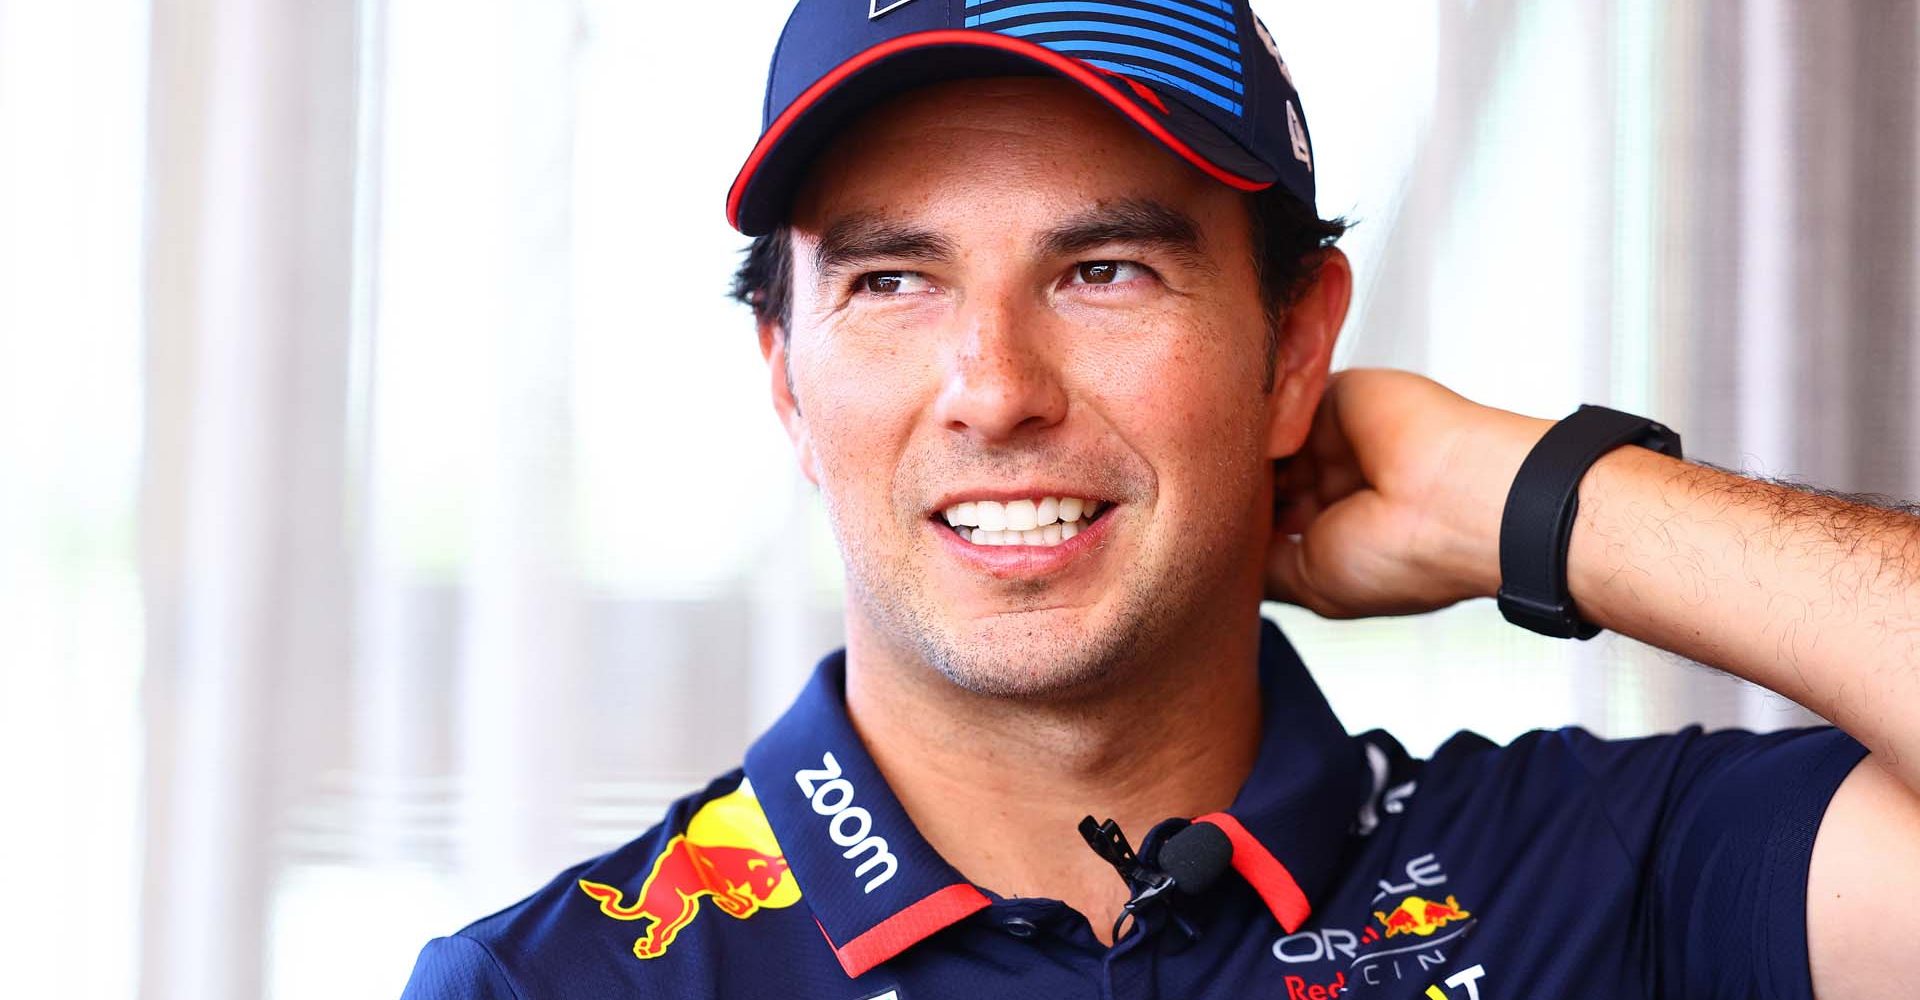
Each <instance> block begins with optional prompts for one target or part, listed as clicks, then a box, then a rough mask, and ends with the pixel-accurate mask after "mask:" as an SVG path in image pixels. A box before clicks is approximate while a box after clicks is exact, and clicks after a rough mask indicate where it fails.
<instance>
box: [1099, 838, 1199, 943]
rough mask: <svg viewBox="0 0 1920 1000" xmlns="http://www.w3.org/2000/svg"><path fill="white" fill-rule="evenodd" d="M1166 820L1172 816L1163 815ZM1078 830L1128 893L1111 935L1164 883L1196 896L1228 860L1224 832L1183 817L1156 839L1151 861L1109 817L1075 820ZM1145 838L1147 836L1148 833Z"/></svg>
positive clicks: (1161, 889) (1157, 894) (1159, 892)
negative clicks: (1144, 858) (1180, 824)
mask: <svg viewBox="0 0 1920 1000" xmlns="http://www.w3.org/2000/svg"><path fill="white" fill-rule="evenodd" d="M1168 822H1174V821H1172V820H1169V821H1168ZM1080 836H1082V837H1084V838H1086V841H1087V846H1088V847H1091V848H1093V853H1095V854H1098V855H1100V857H1101V858H1102V859H1104V860H1105V861H1106V862H1107V863H1108V864H1110V865H1112V866H1113V868H1114V870H1115V871H1117V872H1119V873H1120V877H1121V878H1122V879H1123V880H1125V881H1126V883H1127V895H1128V899H1127V902H1126V905H1125V906H1123V907H1121V912H1120V916H1119V917H1117V918H1115V919H1114V922H1113V939H1114V940H1116V941H1118V940H1119V939H1120V925H1121V924H1122V923H1125V922H1126V919H1127V917H1128V916H1136V917H1137V916H1138V913H1137V912H1136V911H1138V910H1139V909H1140V908H1142V907H1143V906H1144V905H1145V904H1147V903H1148V902H1149V901H1151V900H1154V899H1157V898H1159V897H1160V896H1161V895H1162V894H1164V893H1165V892H1166V891H1167V890H1168V889H1178V890H1179V891H1180V894H1181V895H1183V896H1196V895H1199V894H1200V893H1202V892H1204V891H1206V889H1207V888H1208V887H1209V886H1211V885H1213V883H1215V882H1217V881H1219V879H1220V876H1221V875H1222V874H1223V873H1225V872H1226V870H1227V867H1228V866H1229V865H1230V864H1232V862H1233V842H1232V841H1231V840H1229V839H1227V835H1226V832H1225V831H1223V830H1221V829H1220V828H1219V827H1217V826H1215V825H1213V824H1212V823H1207V822H1204V821H1203V822H1199V823H1188V824H1186V825H1185V826H1183V827H1181V828H1180V829H1179V830H1176V831H1175V832H1174V833H1173V834H1172V835H1171V836H1169V837H1167V839H1166V840H1165V841H1163V842H1162V843H1161V844H1160V849H1159V851H1157V852H1156V853H1155V855H1154V858H1153V862H1152V863H1148V862H1146V861H1142V860H1141V859H1140V858H1139V857H1138V856H1137V855H1135V854H1134V853H1133V845H1132V844H1129V843H1127V835H1126V834H1124V833H1122V832H1120V824H1118V823H1115V822H1114V821H1113V820H1111V819H1109V820H1107V821H1106V822H1105V823H1095V822H1094V821H1093V817H1092V816H1088V817H1086V818H1085V819H1082V820H1081V821H1080ZM1149 839H1152V838H1151V837H1149Z"/></svg>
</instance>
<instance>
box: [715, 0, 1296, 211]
mask: <svg viewBox="0 0 1920 1000" xmlns="http://www.w3.org/2000/svg"><path fill="white" fill-rule="evenodd" d="M935 45H975V46H979V47H981V48H989V49H1000V50H1002V51H1005V52H1012V53H1015V54H1017V55H1022V56H1026V57H1027V58H1029V59H1032V60H1034V61H1035V62H1038V63H1040V64H1042V65H1044V66H1046V67H1047V68H1049V69H1052V70H1055V71H1057V72H1059V73H1060V74H1062V75H1063V76H1066V77H1068V78H1069V79H1071V80H1073V81H1074V82H1075V83H1078V84H1080V85H1081V86H1083V87H1085V88H1087V89H1088V90H1091V91H1093V92H1094V93H1095V94H1097V95H1099V96H1100V97H1102V98H1104V99H1105V100H1106V102H1107V103H1108V104H1111V105H1113V107H1114V109H1115V110H1117V111H1119V112H1120V113H1121V114H1124V115H1126V116H1127V117H1128V118H1129V119H1132V121H1133V123H1134V124H1136V125H1138V126H1140V127H1141V128H1143V129H1146V130H1147V132H1148V134H1150V135H1152V136H1153V137H1154V138H1155V139H1158V140H1160V142H1161V144H1162V145H1164V146H1166V147H1167V148H1168V149H1171V150H1173V152H1175V153H1177V154H1179V156H1180V158H1181V159H1183V160H1186V161H1187V162H1188V163H1191V164H1193V165H1194V166H1196V167H1198V168H1200V170H1201V171H1202V172H1204V173H1205V174H1206V175H1207V176H1209V177H1212V178H1213V179H1214V180H1217V181H1219V182H1221V183H1223V184H1226V185H1228V186H1229V187H1233V188H1238V189H1239V190H1241V191H1264V190H1266V189H1267V188H1270V187H1272V186H1273V184H1272V183H1271V182H1261V181H1256V180H1251V179H1249V178H1246V177H1242V176H1240V175H1239V174H1236V173H1233V172H1231V171H1228V170H1226V169H1224V168H1221V167H1219V166H1216V165H1215V164H1214V163H1213V162H1212V161H1210V160H1208V159H1207V158H1206V157H1204V156H1201V155H1200V154H1199V153H1198V152H1195V151H1194V149H1193V147H1191V146H1189V145H1187V144H1186V143H1185V142H1182V141H1181V140H1180V139H1178V138H1176V137H1175V136H1174V134H1173V133H1172V132H1169V131H1167V127H1166V126H1165V125H1163V124H1161V123H1160V122H1159V121H1158V120H1156V119H1155V118H1154V117H1153V115H1151V114H1149V113H1148V112H1147V110H1146V109H1145V108H1142V107H1141V106H1140V105H1138V104H1136V103H1134V102H1133V101H1132V100H1131V99H1129V98H1128V97H1127V96H1126V95H1124V94H1122V93H1121V92H1120V90H1119V89H1118V88H1116V87H1115V86H1114V85H1113V84H1112V83H1111V82H1109V81H1108V80H1106V79H1104V78H1103V77H1102V75H1101V72H1100V70H1098V69H1096V68H1095V67H1093V66H1091V65H1089V64H1087V63H1085V62H1082V61H1080V60H1078V59H1075V58H1073V57H1072V56H1065V55H1061V54H1060V53H1058V52H1055V51H1053V50H1052V49H1049V48H1046V47H1045V46H1042V45H1038V44H1035V43H1033V42H1029V41H1026V40H1024V39H1019V38H1013V37H1011V36H1008V35H999V34H995V33H993V32H991V31H978V30H972V29H966V28H942V29H939V30H937V31H918V32H914V33H913V34H910V35H901V36H899V37H898V38H890V39H888V40H886V41H884V42H881V43H880V44H878V45H875V46H873V47H872V48H870V49H867V50H866V51H864V52H861V53H860V54H858V55H856V56H854V57H853V58H851V59H848V60H847V61H846V62H843V63H841V64H840V65H838V66H835V67H834V68H833V70H832V71H831V72H829V73H828V74H827V75H826V76H823V77H821V78H820V79H819V80H816V81H814V84H813V86H811V87H808V88H807V89H806V90H805V91H804V92H802V93H801V95H800V96H799V97H798V98H795V99H794V102H793V103H792V104H789V105H787V109H786V110H785V111H782V112H780V117H778V118H776V119H774V121H773V124H772V125H770V126H768V127H767V131H766V134H765V135H762V136H761V137H760V141H759V142H758V143H755V144H754V147H753V152H752V153H751V154H749V155H748V156H747V163H746V165H745V166H743V167H741V168H740V173H739V175H738V176H736V177H735V178H734V179H733V188H732V189H731V190H729V191H728V192H727V224H728V225H731V226H733V228H735V229H739V228H740V202H741V200H742V199H743V198H745V196H746V192H747V185H748V183H750V182H751V181H752V180H753V175H754V173H755V172H756V171H758V170H759V169H760V163H761V161H763V160H765V159H766V158H767V154H768V153H770V152H772V150H773V147H774V146H775V145H777V144H778V143H779V142H780V138H781V137H782V136H783V135H785V134H786V131H787V129H789V128H791V127H792V126H793V123H794V122H795V121H797V120H798V119H799V118H800V116H801V115H803V114H805V113H806V112H807V109H809V108H811V107H813V105H814V104H815V103H817V102H818V101H819V100H820V99H821V98H822V97H825V96H826V95H827V94H828V93H830V92H831V91H832V90H833V88H835V87H837V86H839V85H840V84H841V83H842V82H843V81H845V80H846V79H847V77H849V76H852V75H853V74H855V73H858V72H859V71H861V70H863V69H865V68H867V67H868V66H871V65H873V64H874V63H876V62H879V61H880V60H882V59H885V58H887V57H888V56H891V55H896V54H898V53H901V52H906V51H908V50H910V49H919V48H927V47H930V46H935ZM1123 79H1125V78H1124V77H1123ZM1128 82H1129V83H1132V81H1131V80H1129V81H1128ZM1136 86H1137V84H1136Z"/></svg>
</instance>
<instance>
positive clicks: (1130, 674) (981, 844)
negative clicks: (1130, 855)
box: [847, 620, 1260, 941]
mask: <svg viewBox="0 0 1920 1000" xmlns="http://www.w3.org/2000/svg"><path fill="white" fill-rule="evenodd" d="M1221 631H1222V634H1221V635H1220V636H1219V637H1218V638H1217V640H1215V641H1213V642H1211V643H1209V644H1206V645H1200V644H1189V645H1187V646H1185V647H1183V648H1182V649H1180V650H1177V651H1175V652H1174V653H1173V654H1172V655H1163V656H1160V657H1156V658H1155V659H1156V661H1157V662H1156V664H1155V665H1154V666H1153V667H1152V668H1151V669H1140V670H1131V671H1124V672H1121V673H1120V676H1124V677H1126V678H1127V680H1125V681H1120V682H1116V683H1115V684H1114V685H1113V687H1112V689H1111V690H1108V691H1103V692H1100V693H1099V694H1097V695H1094V696H1089V697H1084V698H1078V699H1074V700H1071V701H1064V702H1049V703H1031V702H1027V701H1022V700H1011V699H1004V698H992V697H987V696H982V695H978V694H975V693H972V692H969V691H966V690H965V689H962V688H961V687H959V686H958V685H956V684H954V683H953V682H951V681H949V680H948V679H947V678H945V677H944V676H942V675H941V674H939V673H938V672H936V671H934V670H933V669H932V668H931V667H927V666H925V665H923V664H919V663H911V664H908V663H900V662H897V661H895V660H894V659H893V658H892V657H888V656H887V655H886V654H885V653H878V651H875V652H876V653H878V655H875V656H872V657H871V658H867V657H863V656H862V655H861V653H862V650H861V649H860V648H859V647H860V645H861V644H860V643H859V642H858V641H857V637H856V636H850V637H849V638H850V642H849V648H848V670H847V709H848V714H849V715H850V716H851V717H852V719H853V723H854V727H855V729H856V730H857V731H858V732H859V733H860V737H861V740H862V741H863V742H864V743H865V744H866V746H867V748H868V750H869V751H870V752H871V754H872V755H873V759H874V761H875V762H876V763H877V764H878V765H879V767H880V770H881V772H882V774H884V775H885V777H886V779H887V783H888V785H889V786H891V788H892V789H893V791H894V793H895V794H896V795H897V796H898V797H899V799H900V803H901V805H902V806H904V807H905V808H906V811H907V814H908V815H909V816H911V817H912V819H913V821H914V824H915V825H916V826H917V827H918V828H919V830H920V833H921V834H922V835H923V836H924V837H926V839H927V842H928V843H929V844H930V845H932V847H933V848H934V849H935V850H936V851H939V852H940V854H941V856H942V857H944V858H946V860H947V861H948V862H949V863H951V864H952V865H953V866H954V867H955V868H957V869H959V871H960V872H961V874H963V875H965V876H966V877H967V878H968V879H969V880H970V881H972V882H974V883H975V884H977V885H981V886H984V887H986V888H988V889H991V890H993V891H994V892H997V893H999V894H1001V895H1003V896H1009V897H1011V896H1026V897H1035V896H1038V897H1047V898H1052V899H1060V900H1064V901H1065V902H1067V903H1068V904H1069V905H1071V906H1073V907H1074V908H1075V909H1077V910H1079V911H1080V912H1081V913H1082V914H1085V915H1086V916H1087V918H1088V920H1089V921H1090V922H1091V923H1092V925H1093V930H1094V934H1095V935H1096V936H1097V937H1099V938H1100V939H1101V940H1102V941H1106V940H1108V936H1109V933H1110V928H1111V926H1112V924H1113V921H1114V919H1115V918H1116V917H1117V916H1118V915H1119V913H1120V908H1121V905H1122V904H1123V903H1125V902H1126V898H1127V893H1126V887H1125V885H1124V884H1123V883H1122V882H1121V880H1120V878H1119V876H1118V875H1117V874H1116V873H1115V872H1114V870H1113V869H1112V868H1111V867H1110V866H1109V865H1108V864H1107V863H1106V862H1105V861H1102V860H1101V859H1100V858H1099V857H1098V856H1096V855H1095V854H1094V853H1093V852H1092V851H1091V850H1089V849H1088V847H1087V845H1086V843H1085V842H1084V841H1082V840H1081V838H1080V836H1079V834H1078V832H1077V830H1076V827H1077V825H1078V823H1079V821H1080V818H1081V817H1083V816H1086V815H1089V814H1092V815H1093V816H1094V817H1095V818H1097V819H1106V818H1108V817H1111V818H1113V819H1114V820H1116V821H1117V822H1118V823H1119V824H1120V827H1121V829H1122V830H1123V831H1125V832H1126V834H1127V835H1128V837H1129V838H1130V839H1131V840H1133V841H1134V843H1135V844H1136V845H1137V844H1138V843H1139V841H1140V839H1141V838H1142V837H1144V836H1145V834H1146V832H1147V830H1148V829H1150V828H1151V827H1152V826H1153V825H1154V824H1156V823H1158V822H1160V821H1161V820H1164V819H1167V818H1169V817H1174V816H1181V817H1192V816H1198V815H1201V814H1203V813H1207V812H1212V811H1215V810H1220V809H1225V808H1226V807H1227V806H1228V805H1230V804H1231V803H1232V801H1233V798H1234V795H1235V794H1236V793H1237V792H1238V791H1239V789H1240V786H1241V785H1242V784H1243V783H1244V782H1245V780H1246V778H1247V775H1248V773H1249V772H1250V771H1251V770H1252V768H1253V761H1254V756H1255V753H1256V751H1257V749H1258V745H1259V739H1260V695H1259V676H1258V667H1257V664H1258V659H1259V634H1258V630H1257V629H1256V627H1255V622H1254V621H1252V620H1247V621H1246V622H1245V626H1244V627H1243V628H1239V629H1225V630H1221Z"/></svg>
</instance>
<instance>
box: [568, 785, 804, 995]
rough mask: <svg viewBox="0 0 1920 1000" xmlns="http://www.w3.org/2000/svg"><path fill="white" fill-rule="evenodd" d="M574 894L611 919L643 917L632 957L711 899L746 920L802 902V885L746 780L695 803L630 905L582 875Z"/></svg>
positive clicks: (676, 931) (662, 942) (665, 943)
mask: <svg viewBox="0 0 1920 1000" xmlns="http://www.w3.org/2000/svg"><path fill="white" fill-rule="evenodd" d="M580 891H582V892H584V893H586V894H587V895H588V896H591V897H592V898H593V899H594V900H596V901H598V902H599V904H600V912H601V913H602V914H604V915H606V916H609V917H612V918H613V919H615V920H646V921H648V924H647V927H646V929H645V931H643V932H642V933H641V935H640V937H639V938H638V939H636V940H635V941H634V942H633V954H634V956H635V957H637V958H658V957H659V956H661V955H662V954H664V953H665V952H666V950H667V948H668V947H669V946H671V945H672V944H673V940H674V938H676V937H678V936H679V935H680V932H681V931H682V930H685V929H686V927H687V925H688V924H691V923H693V920H694V918H695V917H697V916H699V915H700V901H701V900H702V899H711V900H712V901H713V905H714V906H717V907H719V909H720V912H722V913H725V914H726V915H728V916H730V917H732V918H734V919H735V920H745V919H746V918H748V917H751V916H753V915H754V914H756V913H758V912H760V911H761V910H763V909H780V908H783V907H788V906H792V905H793V904H795V903H797V902H799V901H800V886H799V885H798V884H797V883H795V882H794V880H793V873H792V872H791V871H788V870H787V859H786V858H785V857H784V856H782V854H781V852H780V845H779V844H778V843H776V842H775V841H774V839H773V828H772V827H770V826H768V825H767V816H766V813H764V812H762V811H761V810H760V802H759V800H758V799H756V798H754V795H753V788H752V786H750V785H748V784H747V783H746V782H745V781H742V782H741V783H740V787H739V788H736V789H734V790H733V791H731V792H728V793H727V794H725V795H722V796H720V797H719V798H717V799H714V800H713V801H711V802H709V803H707V804H706V805H703V806H701V807H700V809H699V810H698V811H697V812H695V813H694V814H693V818H692V819H691V820H689V821H688V822H687V830H686V832H685V833H683V834H679V835H677V836H675V837H674V838H673V839H672V840H669V841H667V848H666V850H664V851H661V852H660V856H659V857H658V858H655V859H654V862H653V871H652V872H651V873H649V874H648V875H647V880H646V882H645V883H644V884H643V885H641V886H640V895H639V896H637V897H636V898H635V899H634V901H633V902H632V903H626V902H624V900H625V898H626V894H625V893H624V892H622V891H621V890H620V889H619V888H617V887H615V886H611V885H603V884H601V883H599V882H589V881H587V880H586V879H581V880H580Z"/></svg>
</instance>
